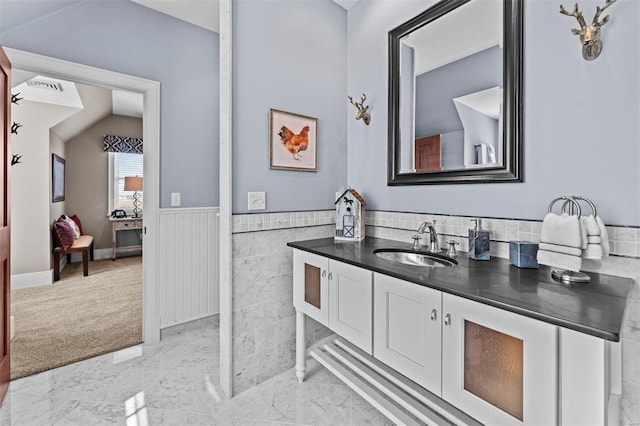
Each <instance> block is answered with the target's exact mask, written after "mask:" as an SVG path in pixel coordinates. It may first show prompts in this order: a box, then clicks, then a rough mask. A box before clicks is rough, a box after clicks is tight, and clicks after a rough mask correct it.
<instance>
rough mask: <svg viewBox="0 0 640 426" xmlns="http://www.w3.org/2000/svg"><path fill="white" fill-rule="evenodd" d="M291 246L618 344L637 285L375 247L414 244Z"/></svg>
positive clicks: (328, 242) (503, 262)
mask: <svg viewBox="0 0 640 426" xmlns="http://www.w3.org/2000/svg"><path fill="white" fill-rule="evenodd" d="M287 245H288V246H290V247H293V248H296V249H299V250H303V251H307V252H310V253H315V254H318V255H321V256H326V257H328V258H330V259H335V260H338V261H341V262H345V263H349V264H351V265H355V266H359V267H361V268H365V269H369V270H371V271H374V272H379V273H382V274H385V275H389V276H392V277H396V278H399V279H402V280H405V281H410V282H414V283H416V284H419V285H424V286H427V287H431V288H434V289H437V290H441V291H443V292H445V293H451V294H454V295H456V296H460V297H464V298H466V299H471V300H474V301H477V302H480V303H484V304H487V305H491V306H496V307H498V308H501V309H505V310H507V311H511V312H515V313H518V314H521V315H525V316H528V317H531V318H535V319H539V320H541V321H544V322H547V323H551V324H555V325H559V326H562V327H566V328H569V329H572V330H576V331H579V332H582V333H586V334H590V335H593V336H596V337H600V338H602V339H606V340H611V341H614V342H617V341H619V340H620V329H621V326H622V319H623V316H624V309H625V305H626V302H627V297H628V295H629V291H630V290H631V286H632V285H633V280H631V279H629V278H621V277H616V276H612V275H604V274H595V273H589V275H590V276H591V282H590V283H589V284H575V285H571V286H567V285H564V284H560V283H558V282H556V281H554V280H553V279H552V278H551V268H549V267H547V266H542V265H541V266H540V269H520V268H517V267H515V266H513V265H511V264H509V261H508V260H505V259H499V258H491V260H489V261H474V260H471V259H469V258H468V257H467V253H460V255H459V256H458V257H457V258H456V260H457V261H458V262H459V265H457V266H454V267H450V268H428V267H424V266H412V265H404V264H401V263H397V262H393V261H390V260H385V259H381V258H379V257H378V256H376V255H375V254H373V250H375V249H378V248H405V249H410V248H411V245H410V244H408V243H403V242H399V241H391V240H383V239H379V238H369V237H367V238H365V239H364V240H363V241H361V242H351V241H350V242H341V241H334V240H333V238H323V239H318V240H308V241H298V242H290V243H288V244H287Z"/></svg>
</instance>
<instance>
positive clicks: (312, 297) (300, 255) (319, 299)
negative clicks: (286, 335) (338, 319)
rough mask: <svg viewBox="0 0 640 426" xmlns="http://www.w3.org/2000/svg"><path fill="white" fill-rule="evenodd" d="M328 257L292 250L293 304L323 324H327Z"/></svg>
mask: <svg viewBox="0 0 640 426" xmlns="http://www.w3.org/2000/svg"><path fill="white" fill-rule="evenodd" d="M328 269H329V259H327V258H326V257H322V256H318V255H315V254H312V253H308V252H304V251H300V250H294V251H293V305H294V306H295V308H296V309H297V310H299V311H301V312H303V313H305V314H306V315H308V316H309V317H311V318H313V319H314V320H316V321H318V322H319V323H321V324H323V325H328V324H329V309H328V308H329V287H328V278H327V277H328Z"/></svg>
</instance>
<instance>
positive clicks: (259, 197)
mask: <svg viewBox="0 0 640 426" xmlns="http://www.w3.org/2000/svg"><path fill="white" fill-rule="evenodd" d="M266 199H267V195H266V193H265V192H249V205H248V207H247V209H249V210H264V209H266V208H267V201H266Z"/></svg>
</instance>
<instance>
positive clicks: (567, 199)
mask: <svg viewBox="0 0 640 426" xmlns="http://www.w3.org/2000/svg"><path fill="white" fill-rule="evenodd" d="M561 200H563V201H564V203H562V208H561V212H562V213H567V214H569V215H572V216H573V215H577V216H578V219H580V217H581V216H582V209H581V208H580V203H579V201H584V202H586V203H587V204H589V207H591V211H592V212H593V216H594V217H595V216H596V215H597V210H596V206H595V204H593V202H592V201H591V200H589V199H588V198H586V197H583V196H581V195H563V196H561V197H558V198H555V199H553V200H552V201H551V203H549V209H548V211H549V213H551V211H552V210H553V206H554V204H555V203H557V202H558V201H561ZM567 208H568V211H567ZM551 278H553V279H554V280H556V281H558V282H560V283H563V284H587V283H589V282H591V277H590V276H589V275H587V274H585V273H584V272H576V271H569V270H564V269H554V270H552V271H551Z"/></svg>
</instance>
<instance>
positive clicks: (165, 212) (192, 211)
mask: <svg viewBox="0 0 640 426" xmlns="http://www.w3.org/2000/svg"><path fill="white" fill-rule="evenodd" d="M219 211H220V209H219V208H217V207H209V208H182V209H175V208H173V209H160V211H159V215H158V227H159V232H158V245H157V265H158V273H157V280H156V288H157V291H158V293H157V294H158V312H159V314H160V328H166V327H170V326H173V325H176V324H181V323H184V322H187V321H192V320H195V319H199V318H204V317H208V316H210V315H214V314H217V313H218V309H219V307H218V305H219V302H218V300H219V295H218V294H219V292H220V290H219V289H220V285H219V270H220V268H219V263H218V261H219V258H220V253H219V243H218V241H219V237H218V234H219V230H220V223H219V222H220V219H219V215H218V213H219Z"/></svg>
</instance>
